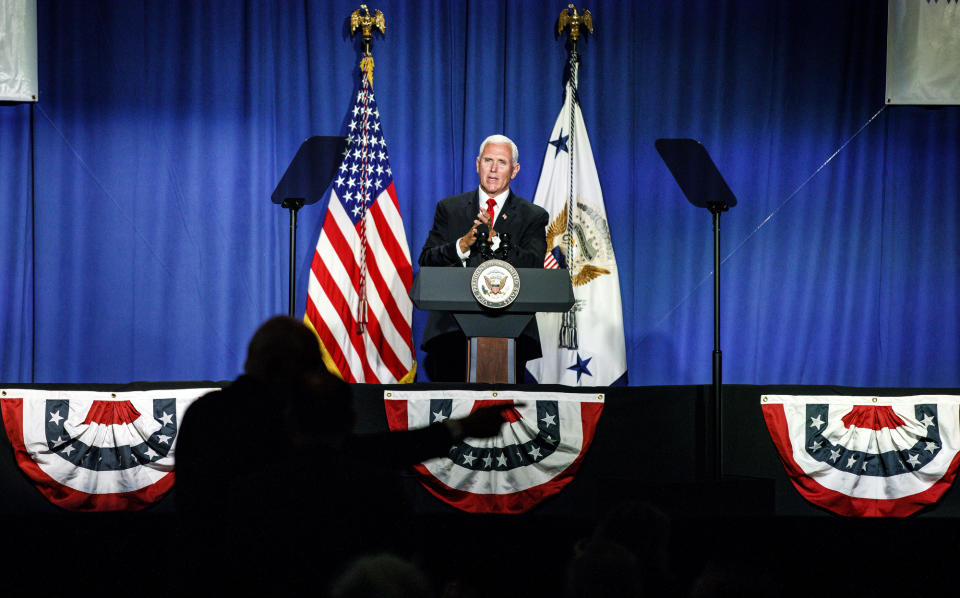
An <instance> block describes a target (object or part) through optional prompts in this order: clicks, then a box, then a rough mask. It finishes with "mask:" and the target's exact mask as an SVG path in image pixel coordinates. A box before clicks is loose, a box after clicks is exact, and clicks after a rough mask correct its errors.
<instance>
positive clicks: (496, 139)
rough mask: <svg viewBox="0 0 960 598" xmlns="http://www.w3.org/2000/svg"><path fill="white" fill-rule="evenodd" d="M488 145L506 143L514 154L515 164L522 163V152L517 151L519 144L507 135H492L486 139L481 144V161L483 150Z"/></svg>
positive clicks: (479, 152)
mask: <svg viewBox="0 0 960 598" xmlns="http://www.w3.org/2000/svg"><path fill="white" fill-rule="evenodd" d="M488 143H506V144H507V145H509V146H510V151H511V153H512V154H513V163H514V164H519V163H520V150H518V149H517V144H516V143H514V142H513V140H512V139H510V138H509V137H507V136H506V135H491V136H489V137H487V138H486V139H484V140H483V143H481V144H480V150H479V151H478V152H477V159H478V160H479V159H480V156H482V155H483V148H485V147H487V144H488Z"/></svg>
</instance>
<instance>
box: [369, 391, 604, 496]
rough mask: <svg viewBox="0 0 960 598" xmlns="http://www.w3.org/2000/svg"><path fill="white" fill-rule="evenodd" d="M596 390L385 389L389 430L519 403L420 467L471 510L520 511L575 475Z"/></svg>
mask: <svg viewBox="0 0 960 598" xmlns="http://www.w3.org/2000/svg"><path fill="white" fill-rule="evenodd" d="M603 400H604V396H603V395H602V394H597V393H563V392H517V391H509V390H499V391H470V390H430V391H419V392H418V391H402V390H390V391H385V392H384V403H385V405H386V411H387V421H388V423H389V425H390V429H391V430H407V429H416V428H422V427H425V426H428V425H430V424H434V423H440V422H443V421H445V420H447V419H449V418H460V417H465V416H467V415H469V414H470V413H471V412H472V411H473V410H474V409H476V408H477V407H479V406H481V405H486V404H493V403H500V404H515V405H517V407H515V408H513V409H511V410H510V411H508V412H507V420H508V421H507V423H506V424H504V426H503V428H502V429H501V431H500V435H499V436H496V437H494V438H487V439H482V440H479V439H475V438H466V439H464V440H463V441H462V442H460V443H458V444H457V445H455V446H453V447H451V449H450V453H449V456H448V457H442V458H437V459H431V460H429V461H426V462H424V463H421V464H419V465H416V466H415V467H414V469H415V471H416V473H417V477H418V478H419V480H420V482H421V483H422V484H423V486H424V487H425V488H426V489H427V490H428V491H430V492H431V493H432V494H433V495H435V496H437V497H438V498H440V499H441V500H443V501H445V502H447V503H449V504H451V505H453V506H455V507H457V508H459V509H461V510H463V511H467V512H471V513H522V512H525V511H529V510H530V509H531V508H533V507H534V506H535V505H537V504H538V503H540V502H541V501H542V500H543V499H545V498H547V497H549V496H552V495H554V494H556V493H557V492H559V491H560V490H562V489H563V488H564V487H565V486H566V485H567V484H569V483H570V481H571V480H573V477H574V474H575V473H576V471H577V469H578V468H579V466H580V462H581V461H582V459H583V457H584V454H585V453H586V452H587V449H588V448H589V446H590V442H591V441H592V440H593V435H594V432H595V430H596V426H597V421H598V420H599V419H600V414H601V412H602V411H603Z"/></svg>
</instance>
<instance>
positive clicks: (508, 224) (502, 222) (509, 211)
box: [493, 191, 519, 232]
mask: <svg viewBox="0 0 960 598" xmlns="http://www.w3.org/2000/svg"><path fill="white" fill-rule="evenodd" d="M517 201H519V200H518V199H517V197H516V196H515V195H514V194H513V191H511V192H510V194H509V195H507V200H506V201H505V202H503V207H502V208H500V213H499V214H498V215H497V221H496V222H494V223H493V228H494V229H495V230H497V231H503V232H509V231H512V230H513V223H514V222H515V221H516V211H517Z"/></svg>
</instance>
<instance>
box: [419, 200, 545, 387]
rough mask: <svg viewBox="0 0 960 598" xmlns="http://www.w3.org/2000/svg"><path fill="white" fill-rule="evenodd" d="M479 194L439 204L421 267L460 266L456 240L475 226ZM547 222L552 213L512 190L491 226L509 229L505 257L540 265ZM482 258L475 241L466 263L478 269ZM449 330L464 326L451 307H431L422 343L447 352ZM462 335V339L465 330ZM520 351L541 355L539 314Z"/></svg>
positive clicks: (530, 265) (520, 357)
mask: <svg viewBox="0 0 960 598" xmlns="http://www.w3.org/2000/svg"><path fill="white" fill-rule="evenodd" d="M479 195H480V193H479V191H477V190H473V191H469V192H467V193H461V194H460V195H454V196H453V197H447V198H445V199H442V200H440V201H439V202H438V203H437V210H436V213H435V214H434V217H433V228H432V229H430V234H429V235H427V241H426V242H425V243H424V245H423V250H422V251H421V252H420V258H419V259H418V260H417V262H418V263H419V264H420V266H421V267H424V266H451V267H456V268H460V267H462V264H461V262H460V256H459V255H457V247H456V245H457V241H458V240H459V239H460V237H462V236H463V235H464V234H466V233H467V231H469V230H470V227H472V226H473V221H474V220H475V219H476V217H477V213H478V212H479V211H480V198H479ZM484 208H486V206H484ZM548 221H549V215H548V214H547V211H546V210H544V209H543V208H541V207H540V206H538V205H535V204H533V203H531V202H529V201H527V200H525V199H523V198H522V197H519V196H517V195H516V194H514V193H513V191H511V192H510V195H508V196H507V200H506V201H505V202H504V204H503V207H502V208H501V209H500V214H499V215H498V216H497V220H496V221H495V222H494V223H493V228H494V230H496V231H497V233H498V234H501V233H506V234H507V235H509V236H510V243H511V248H510V252H509V254H508V255H507V260H506V261H508V262H510V263H511V264H513V266H515V267H517V268H542V267H543V257H544V254H546V252H547V240H546V228H547V223H548ZM481 228H483V227H481ZM482 261H483V260H482V258H481V257H480V252H479V251H478V250H477V249H476V246H475V247H474V248H472V250H471V251H470V258H469V259H468V260H467V267H469V268H475V267H477V266H479V265H480V263H481V262H482ZM451 333H453V334H458V333H460V327H459V326H457V323H456V321H455V320H454V319H453V316H452V315H450V314H449V313H447V312H430V315H429V316H427V325H426V328H425V330H424V334H423V342H422V343H421V348H422V349H423V350H425V351H427V352H435V351H437V352H439V351H447V350H449V343H448V342H446V341H445V342H444V343H443V346H442V347H441V346H440V345H441V342H440V339H441V338H444V337H446V336H448V335H450V334H451ZM460 336H461V338H462V334H460ZM464 346H465V345H464ZM517 354H518V355H517V357H518V362H524V361H527V360H529V359H535V358H537V357H540V355H541V353H540V335H539V332H538V330H537V321H536V319H534V320H533V321H532V322H531V324H530V325H529V326H527V327H526V329H524V331H523V335H522V337H521V339H520V342H519V343H518V348H517ZM431 378H433V377H432V376H431Z"/></svg>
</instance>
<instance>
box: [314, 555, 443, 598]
mask: <svg viewBox="0 0 960 598" xmlns="http://www.w3.org/2000/svg"><path fill="white" fill-rule="evenodd" d="M330 595H331V597H332V598H370V597H373V596H376V597H377V598H430V597H431V596H433V592H432V591H431V589H430V583H429V582H428V580H427V578H426V576H425V575H424V574H423V573H422V572H421V571H420V570H419V569H417V568H416V567H415V566H414V565H413V564H412V563H410V562H409V561H406V560H404V559H402V558H400V557H398V556H394V555H392V554H377V555H372V556H365V557H361V558H359V559H357V560H356V561H355V562H354V563H353V564H352V565H350V566H349V567H348V568H347V570H346V571H344V572H343V574H342V575H341V576H340V577H339V578H338V579H337V581H336V582H334V584H333V589H332V590H331V592H330Z"/></svg>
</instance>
